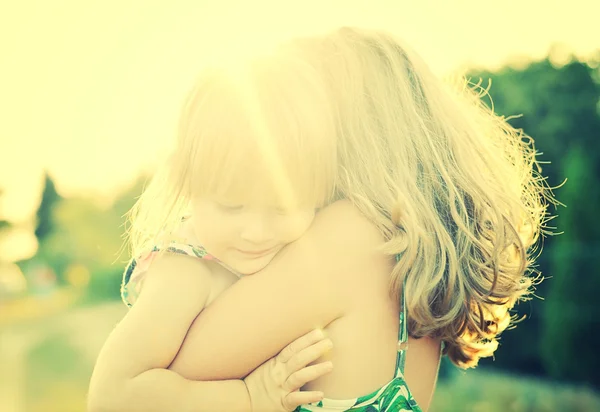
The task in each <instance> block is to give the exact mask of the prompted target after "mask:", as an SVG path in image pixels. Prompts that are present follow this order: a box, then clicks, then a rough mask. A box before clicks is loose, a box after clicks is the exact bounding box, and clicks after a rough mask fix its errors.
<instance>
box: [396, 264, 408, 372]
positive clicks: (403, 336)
mask: <svg viewBox="0 0 600 412" xmlns="http://www.w3.org/2000/svg"><path fill="white" fill-rule="evenodd" d="M399 259H400V256H399V255H396V262H398V260H399ZM405 291H406V277H405V278H404V280H403V282H402V292H401V293H400V316H399V318H400V319H399V322H400V324H399V326H398V354H397V356H396V377H398V376H403V375H404V364H405V363H406V351H407V350H408V313H407V310H406V294H405Z"/></svg>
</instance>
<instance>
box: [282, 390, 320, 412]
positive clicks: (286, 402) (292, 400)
mask: <svg viewBox="0 0 600 412" xmlns="http://www.w3.org/2000/svg"><path fill="white" fill-rule="evenodd" d="M323 397H324V395H323V392H317V391H310V392H302V391H296V392H292V393H290V394H288V395H287V396H286V397H285V398H284V399H283V407H284V408H285V409H286V410H288V411H293V410H294V409H296V408H297V407H298V406H300V405H305V404H307V403H312V402H319V401H320V400H323Z"/></svg>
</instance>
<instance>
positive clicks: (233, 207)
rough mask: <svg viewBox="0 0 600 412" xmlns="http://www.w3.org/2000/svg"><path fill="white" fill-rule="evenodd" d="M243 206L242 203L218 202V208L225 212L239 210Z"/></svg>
mask: <svg viewBox="0 0 600 412" xmlns="http://www.w3.org/2000/svg"><path fill="white" fill-rule="evenodd" d="M243 208H244V205H224V204H220V203H219V209H221V210H224V211H226V212H239V211H241V210H242V209H243Z"/></svg>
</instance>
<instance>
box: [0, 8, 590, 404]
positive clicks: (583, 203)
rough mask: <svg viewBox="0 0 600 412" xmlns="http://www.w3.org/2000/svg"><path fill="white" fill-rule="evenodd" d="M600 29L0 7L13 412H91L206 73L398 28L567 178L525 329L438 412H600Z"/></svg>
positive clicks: (441, 18)
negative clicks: (144, 209) (140, 249)
mask: <svg viewBox="0 0 600 412" xmlns="http://www.w3.org/2000/svg"><path fill="white" fill-rule="evenodd" d="M300 4H301V5H300ZM599 15H600V3H598V2H595V1H586V0H571V1H569V2H568V3H565V2H563V1H553V0H544V1H542V0H539V1H537V0H521V1H517V0H503V1H501V2H500V1H487V2H481V1H475V0H463V1H459V0H455V1H452V2H443V1H436V0H422V1H420V2H412V1H411V2H409V1H401V0H395V1H377V0H368V1H353V0H343V1H342V0H331V1H327V0H304V1H302V2H284V1H267V0H263V1H261V0H257V1H252V2H245V1H227V0H221V1H218V2H217V1H216V0H213V1H177V0H172V1H169V2H149V1H133V0H120V1H118V0H105V1H78V0H61V1H58V0H56V1H53V2H47V1H43V0H39V1H34V0H21V1H19V2H5V3H3V4H2V5H1V6H0V59H1V60H0V61H1V64H0V71H1V76H0V143H1V145H0V410H1V411H3V412H24V411H28V412H42V411H43V412H54V411H56V412H58V411H60V412H69V411H83V410H85V396H86V389H87V384H88V381H89V377H90V374H91V370H92V367H93V363H94V360H95V357H96V356H97V353H98V351H99V349H100V347H101V345H102V343H103V341H104V339H105V338H106V336H107V335H108V333H109V332H110V330H111V329H112V327H114V325H115V324H116V323H117V322H118V321H119V319H120V318H121V317H122V316H123V315H124V313H125V307H124V305H123V304H122V303H121V302H120V300H119V285H120V280H121V273H122V269H123V265H124V262H125V261H126V259H127V256H126V253H121V251H122V246H123V245H122V243H123V238H122V235H123V230H124V228H123V224H124V222H125V218H124V214H125V213H126V212H127V210H128V209H129V208H130V207H131V206H132V205H133V202H134V199H135V197H136V196H138V195H139V194H140V190H141V188H142V186H143V184H144V181H145V180H146V179H147V177H148V176H150V175H151V173H152V170H153V168H154V166H155V165H156V162H157V160H158V159H159V158H160V156H161V153H163V152H164V150H165V148H166V147H167V146H168V145H169V142H170V139H171V138H172V137H173V134H174V130H175V121H176V117H177V113H178V111H179V109H180V107H181V103H182V99H183V96H184V93H185V92H186V91H187V89H188V88H189V87H190V85H191V84H192V81H193V78H194V76H195V75H196V73H197V72H198V70H199V68H201V67H202V64H203V61H204V62H205V61H206V58H207V56H209V55H218V54H219V53H222V54H223V53H227V51H228V50H231V49H232V48H235V49H236V50H239V49H240V48H241V49H244V50H248V51H251V50H253V49H254V48H256V47H262V46H263V45H267V44H268V43H269V41H270V40H272V39H273V38H275V37H281V36H282V35H283V36H292V35H296V34H304V33H309V32H314V31H323V30H326V29H328V28H331V27H334V26H338V25H360V26H366V27H379V28H384V29H387V30H389V31H391V32H393V33H395V34H397V35H398V36H400V37H402V38H404V39H405V40H406V41H407V42H408V43H409V44H410V45H412V47H413V48H414V49H416V50H417V51H418V52H419V53H420V54H421V55H422V57H423V58H424V59H425V60H426V61H427V62H428V63H429V64H430V65H431V67H432V69H433V71H434V72H436V73H437V74H438V75H440V76H452V75H455V74H457V73H463V74H467V75H468V77H471V78H472V80H473V81H475V82H476V81H478V80H479V79H480V78H481V79H483V85H484V86H486V85H487V84H488V82H489V80H491V81H492V83H491V89H490V94H491V96H492V98H493V101H494V109H495V110H496V112H497V113H499V114H502V115H506V116H511V115H522V116H520V117H516V118H513V119H512V120H510V122H511V123H512V124H513V125H514V126H516V127H519V128H523V129H524V131H525V132H526V133H527V134H529V135H531V136H533V137H534V138H535V140H536V145H537V148H538V150H539V151H540V152H543V155H542V156H541V160H542V161H544V164H543V165H542V166H543V174H544V175H545V176H548V182H549V184H550V185H551V186H559V185H561V184H562V183H563V181H565V180H567V182H566V184H564V186H562V187H561V188H559V189H557V190H556V191H555V195H556V196H557V197H558V199H559V200H560V201H561V202H562V203H564V204H565V205H566V206H567V207H559V208H558V209H557V210H552V213H553V214H557V215H558V218H557V219H555V220H553V221H552V225H553V226H556V227H557V229H556V231H557V232H564V234H561V235H560V236H555V237H551V238H548V239H546V241H545V242H544V250H543V253H542V255H541V258H540V259H539V261H538V264H539V267H538V269H539V270H541V272H542V274H543V275H544V277H545V280H544V281H543V282H542V283H541V284H540V285H539V286H538V287H537V291H536V294H537V296H538V297H537V298H535V299H533V300H532V301H530V302H527V303H523V304H521V305H520V306H519V307H518V311H519V313H520V314H523V315H526V319H525V320H524V321H523V322H522V323H520V324H519V325H518V327H517V328H516V329H515V330H511V331H509V332H508V333H505V336H503V338H502V340H501V347H500V349H499V350H498V351H497V355H496V357H495V359H493V360H486V361H483V362H482V364H481V366H480V367H479V368H477V369H476V370H470V371H467V372H462V371H459V370H457V369H455V368H454V367H452V366H451V365H449V364H447V363H446V362H444V364H443V365H442V370H441V377H440V383H439V387H438V390H437V392H436V394H435V399H434V404H433V406H432V408H431V410H432V411H435V412H437V411H440V412H442V411H557V410H561V411H592V410H600V397H599V395H598V393H599V392H598V389H599V388H600V373H598V371H599V370H600V357H599V356H598V355H597V353H596V350H597V349H598V347H599V346H600V345H599V338H600V332H598V330H599V329H600V321H599V319H600V305H599V304H598V297H597V296H596V293H597V291H598V290H600V276H598V275H599V274H598V267H600V223H599V222H597V221H596V215H595V213H596V212H597V210H598V206H599V196H600V187H599V185H598V184H597V179H598V178H599V177H600V141H599V138H600V105H599V98H600V29H599V27H598V16H599ZM487 102H488V103H489V99H488V101H487Z"/></svg>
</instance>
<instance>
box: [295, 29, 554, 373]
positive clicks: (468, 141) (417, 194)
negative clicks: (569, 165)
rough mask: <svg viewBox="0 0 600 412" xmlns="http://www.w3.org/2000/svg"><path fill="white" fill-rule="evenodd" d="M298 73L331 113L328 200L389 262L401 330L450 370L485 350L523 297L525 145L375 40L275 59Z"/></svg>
mask: <svg viewBox="0 0 600 412" xmlns="http://www.w3.org/2000/svg"><path fill="white" fill-rule="evenodd" d="M284 50H285V51H286V52H291V53H298V54H299V55H301V56H302V57H303V58H305V59H307V60H308V61H310V62H311V63H312V64H313V65H314V66H315V67H316V68H317V69H318V71H319V72H320V73H322V75H323V77H324V79H325V83H326V84H327V85H328V88H329V89H328V90H329V93H330V97H331V99H332V101H333V104H334V106H335V110H336V111H337V129H338V134H339V136H338V166H339V169H338V182H337V186H336V187H337V195H338V197H340V198H346V199H349V200H351V201H352V202H354V204H355V205H356V206H357V207H358V208H359V209H360V210H361V211H362V213H363V214H364V215H366V216H367V217H368V218H370V219H371V220H372V221H373V222H374V223H375V224H376V225H377V226H378V227H379V228H380V230H381V232H382V233H383V234H384V236H385V238H386V239H387V242H386V244H385V245H384V251H385V252H386V253H388V254H390V255H392V256H394V255H395V256H398V257H399V259H398V263H397V264H396V265H395V267H394V269H393V272H392V274H391V291H392V293H393V295H394V297H395V298H398V297H399V292H400V291H401V289H402V287H403V284H404V287H405V296H406V303H407V307H408V312H409V330H410V333H411V334H412V335H413V336H415V337H421V336H433V337H437V338H440V339H442V340H443V341H444V342H445V344H446V345H445V348H446V349H445V351H446V353H447V354H448V356H449V358H450V359H451V360H452V361H453V362H454V363H455V364H457V365H459V366H460V367H471V366H475V365H476V364H477V362H478V360H479V358H480V357H484V356H490V355H491V354H492V353H493V352H494V351H495V349H496V348H497V345H498V343H497V335H498V334H499V333H500V332H501V331H503V330H504V329H506V327H507V326H508V325H509V323H510V322H511V316H510V314H509V310H510V309H511V308H512V307H513V305H514V304H515V302H517V301H518V300H520V299H524V298H526V297H527V295H528V294H529V293H530V292H531V288H532V284H533V283H534V276H531V271H530V270H529V269H528V268H530V267H531V261H532V256H531V253H532V250H528V249H530V246H532V245H534V244H535V243H536V241H537V239H538V236H539V234H540V232H541V230H542V229H543V227H544V223H545V221H546V219H547V215H546V203H547V200H545V199H549V200H552V198H551V196H550V195H549V194H548V193H547V191H546V189H545V187H546V186H545V183H544V179H542V178H541V176H540V175H539V174H538V169H537V163H536V159H535V155H536V153H535V150H534V148H533V141H532V140H531V139H529V138H528V137H526V136H525V135H523V134H522V133H521V132H520V131H517V130H515V129H513V128H512V127H511V126H510V125H509V124H508V123H507V122H506V121H505V119H503V118H501V117H498V116H496V115H494V113H493V112H492V111H491V110H489V109H488V108H487V107H486V106H485V105H484V104H483V103H482V102H481V100H480V98H479V97H480V96H479V95H478V94H477V93H476V92H475V91H474V90H472V89H471V88H470V87H467V85H466V82H465V83H463V84H462V85H461V87H459V88H452V87H448V86H447V85H445V84H443V83H442V82H441V81H440V80H438V79H437V78H436V77H435V76H434V75H433V74H432V73H430V71H429V69H428V68H427V66H426V65H425V64H424V63H423V62H422V61H421V60H420V59H419V57H418V56H416V55H415V54H414V53H413V52H411V51H410V50H409V49H408V48H406V47H404V46H401V45H400V43H399V42H398V41H397V40H396V39H394V38H393V37H392V36H390V35H389V34H387V33H383V32H378V31H366V30H360V29H354V28H343V29H340V30H338V31H335V32H333V33H330V34H328V35H325V36H323V37H314V38H304V39H297V40H295V41H293V42H291V43H289V44H288V45H287V46H286V47H284Z"/></svg>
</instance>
